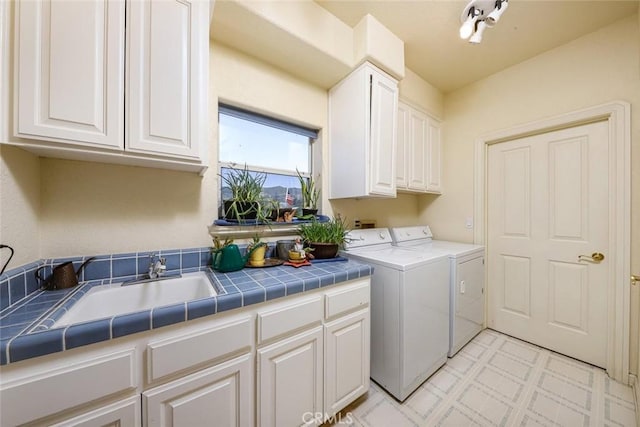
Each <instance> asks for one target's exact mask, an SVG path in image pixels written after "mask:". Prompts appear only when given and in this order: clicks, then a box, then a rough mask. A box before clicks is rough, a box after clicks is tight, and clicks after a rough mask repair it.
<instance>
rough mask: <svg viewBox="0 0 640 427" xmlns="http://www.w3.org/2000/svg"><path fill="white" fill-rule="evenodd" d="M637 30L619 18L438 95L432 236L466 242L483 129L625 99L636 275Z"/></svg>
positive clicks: (423, 207) (425, 211) (424, 203)
mask: <svg viewBox="0 0 640 427" xmlns="http://www.w3.org/2000/svg"><path fill="white" fill-rule="evenodd" d="M639 67H640V31H639V20H638V17H637V16H633V17H629V18H627V19H624V20H621V21H618V22H617V23H614V24H612V25H610V26H607V27H605V28H603V29H601V30H599V31H596V32H594V33H591V34H588V35H586V36H584V37H581V38H579V39H577V40H574V41H572V42H570V43H568V44H566V45H564V46H561V47H559V48H556V49H553V50H551V51H549V52H546V53H544V54H541V55H539V56H537V57H535V58H532V59H530V60H527V61H525V62H522V63H520V64H518V65H515V66H513V67H511V68H509V69H507V70H504V71H502V72H499V73H496V74H494V75H492V76H490V77H488V78H486V79H484V80H481V81H479V82H476V83H474V84H472V85H469V86H467V87H465V88H462V89H460V90H457V91H455V92H452V93H450V94H447V95H446V96H445V101H444V104H445V124H444V138H445V140H444V149H443V159H444V164H443V168H442V169H443V173H444V177H443V185H444V189H445V192H444V194H443V195H442V196H440V197H439V198H430V199H429V198H421V199H420V206H419V209H420V218H421V220H422V221H424V222H426V223H429V224H431V225H432V226H433V229H434V234H435V235H436V236H437V237H438V238H444V239H450V240H460V241H468V242H471V241H472V240H473V230H469V229H466V228H465V218H466V217H471V216H472V213H473V171H474V141H475V140H476V138H477V137H478V136H479V135H481V134H484V133H488V132H492V131H495V130H498V129H504V128H507V127H510V126H514V125H518V124H522V123H527V122H531V121H534V120H538V119H541V118H544V117H549V116H553V115H557V114H562V113H567V112H570V111H574V110H579V109H582V108H586V107H591V106H594V105H598V104H603V103H606V102H609V101H613V100H624V101H627V102H630V103H631V104H632V107H631V115H632V120H631V126H632V135H631V138H632V158H631V162H632V235H631V242H632V248H631V251H632V256H631V258H632V271H634V272H636V273H640V191H639V190H638V189H639V188H640V166H639V165H640V68H639ZM639 291H640V287H635V288H634V289H633V290H632V294H633V295H632V305H633V306H632V325H631V326H632V330H631V338H632V342H631V356H632V362H631V367H632V369H633V370H636V369H638V371H640V366H639V362H638V349H639V346H638V333H639V332H638V309H639V298H638V293H639Z"/></svg>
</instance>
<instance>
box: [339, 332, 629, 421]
mask: <svg viewBox="0 0 640 427" xmlns="http://www.w3.org/2000/svg"><path fill="white" fill-rule="evenodd" d="M340 415H341V417H340V418H336V420H337V422H335V423H334V424H333V425H334V426H340V425H345V424H347V425H349V424H350V425H352V426H357V427H405V426H406V427H415V426H421V427H422V426H452V427H466V426H482V427H484V426H504V427H511V426H522V427H534V426H536V427H537V426H543V427H546V426H562V427H577V426H583V427H595V426H598V427H601V426H604V427H619V426H623V427H633V426H636V422H635V404H634V399H633V391H632V389H631V387H628V386H626V385H623V384H620V383H618V382H616V381H613V380H611V379H610V378H609V377H608V376H607V374H606V373H605V371H604V370H602V369H600V368H596V367H594V366H591V365H588V364H585V363H581V362H579V361H576V360H574V359H571V358H568V357H566V356H563V355H561V354H558V353H554V352H552V351H550V350H546V349H544V348H541V347H537V346H535V345H532V344H529V343H527V342H524V341H520V340H518V339H515V338H512V337H509V336H507V335H503V334H501V333H499V332H496V331H493V330H489V329H486V330H484V331H482V332H481V333H480V334H479V335H478V336H476V337H475V338H474V339H473V340H472V341H471V342H470V343H469V344H467V345H466V346H465V347H464V348H463V349H462V350H460V351H459V352H458V354H456V355H455V357H453V358H452V359H449V360H448V361H447V364H446V365H445V366H443V367H442V368H440V370H438V371H437V372H436V373H435V374H434V375H432V376H431V378H429V379H428V380H427V381H426V382H425V383H424V384H422V385H421V386H420V387H419V388H418V389H417V390H416V391H415V392H414V393H413V394H412V395H411V396H409V398H407V400H405V401H404V402H403V403H399V402H398V401H396V400H395V399H394V398H393V397H391V396H390V395H389V394H387V393H386V392H385V391H384V390H383V389H382V388H381V387H379V386H378V385H377V384H375V383H373V382H372V383H371V388H370V390H369V393H368V394H367V395H366V396H363V397H362V398H360V399H359V400H357V401H356V402H354V403H353V404H352V405H350V406H349V407H347V408H346V409H345V410H344V411H342V413H341V414H340Z"/></svg>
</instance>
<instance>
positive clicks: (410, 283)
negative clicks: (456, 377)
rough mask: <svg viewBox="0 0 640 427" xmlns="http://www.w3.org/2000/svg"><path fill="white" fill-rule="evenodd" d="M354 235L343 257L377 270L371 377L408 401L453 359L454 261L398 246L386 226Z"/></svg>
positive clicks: (373, 283)
mask: <svg viewBox="0 0 640 427" xmlns="http://www.w3.org/2000/svg"><path fill="white" fill-rule="evenodd" d="M349 237H350V238H351V242H350V243H348V244H347V246H346V250H345V251H342V252H341V255H342V256H345V257H347V258H352V259H356V260H358V261H360V262H363V263H366V264H369V265H371V266H373V268H374V271H373V275H372V277H371V379H372V380H374V381H375V382H376V383H377V384H379V385H380V386H381V387H383V388H384V389H385V390H386V391H388V392H389V393H390V394H391V395H393V396H394V397H395V398H396V399H398V400H399V401H401V402H402V401H404V400H405V399H406V398H407V397H408V396H409V395H410V394H411V393H412V392H413V391H414V390H415V389H416V388H418V386H419V385H420V384H422V383H423V382H424V381H425V380H426V379H427V378H428V377H429V376H431V375H432V374H433V373H434V372H435V371H437V370H438V368H440V367H441V366H442V365H443V364H444V363H445V362H446V360H447V350H448V347H449V260H448V257H447V256H446V255H444V254H441V255H439V256H433V255H432V254H429V253H421V252H417V251H414V250H410V249H406V248H402V247H397V246H393V245H392V239H391V234H390V232H389V230H388V229H386V228H370V229H363V230H354V231H352V232H351V233H350V234H349Z"/></svg>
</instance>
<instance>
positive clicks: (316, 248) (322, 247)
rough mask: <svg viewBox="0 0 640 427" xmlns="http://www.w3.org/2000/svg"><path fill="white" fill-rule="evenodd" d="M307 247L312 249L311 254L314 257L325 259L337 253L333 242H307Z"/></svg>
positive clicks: (336, 247)
mask: <svg viewBox="0 0 640 427" xmlns="http://www.w3.org/2000/svg"><path fill="white" fill-rule="evenodd" d="M309 247H310V248H312V249H313V251H311V254H313V257H314V258H318V259H327V258H335V257H336V255H338V249H339V248H338V245H337V244H335V243H317V242H309Z"/></svg>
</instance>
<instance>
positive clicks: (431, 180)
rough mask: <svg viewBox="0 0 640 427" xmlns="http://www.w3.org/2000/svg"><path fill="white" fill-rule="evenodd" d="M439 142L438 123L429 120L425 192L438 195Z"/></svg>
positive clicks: (439, 171)
mask: <svg viewBox="0 0 640 427" xmlns="http://www.w3.org/2000/svg"><path fill="white" fill-rule="evenodd" d="M441 150H442V147H441V141H440V123H437V122H436V121H434V120H432V119H429V167H428V171H429V174H428V176H427V178H428V179H427V191H428V192H430V193H440V192H441V191H442V185H441V168H440V165H441V162H442V159H441V158H440V156H441Z"/></svg>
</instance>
